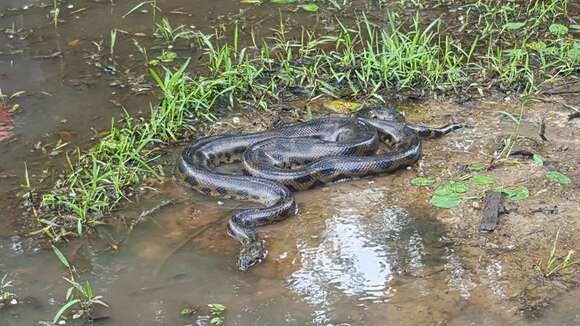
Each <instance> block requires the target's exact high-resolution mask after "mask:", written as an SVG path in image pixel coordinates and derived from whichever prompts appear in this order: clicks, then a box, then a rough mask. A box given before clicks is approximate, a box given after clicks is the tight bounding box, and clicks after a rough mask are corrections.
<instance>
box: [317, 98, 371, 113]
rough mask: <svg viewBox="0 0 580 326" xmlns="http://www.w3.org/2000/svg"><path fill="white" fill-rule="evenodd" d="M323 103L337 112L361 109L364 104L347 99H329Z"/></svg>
mask: <svg viewBox="0 0 580 326" xmlns="http://www.w3.org/2000/svg"><path fill="white" fill-rule="evenodd" d="M322 105H323V106H324V107H325V108H327V109H329V110H332V111H335V112H340V113H347V112H349V111H356V110H358V109H360V107H361V106H362V105H361V104H360V103H355V102H347V101H342V100H334V101H328V102H324V103H323V104H322Z"/></svg>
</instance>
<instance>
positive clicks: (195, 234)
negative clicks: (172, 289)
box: [153, 218, 223, 278]
mask: <svg viewBox="0 0 580 326" xmlns="http://www.w3.org/2000/svg"><path fill="white" fill-rule="evenodd" d="M222 220H223V219H222V218H217V219H215V220H213V221H211V222H209V223H208V224H205V225H204V226H202V227H200V228H199V229H198V230H197V231H195V232H193V233H192V234H190V235H189V236H187V238H185V239H183V240H182V241H181V242H180V243H178V244H177V246H176V247H175V248H173V249H172V250H171V251H170V252H169V253H168V254H167V255H166V256H165V257H163V259H162V260H161V262H160V263H159V265H158V266H157V268H156V269H155V271H154V272H153V276H154V277H155V278H157V276H158V275H159V272H161V270H162V269H163V267H164V266H165V264H166V263H167V261H168V260H169V259H170V258H171V257H172V256H173V255H175V254H176V253H177V252H178V251H180V250H181V249H182V248H183V247H184V246H185V245H186V244H187V243H188V242H190V241H191V240H193V239H195V238H197V237H198V236H200V235H202V234H203V233H204V232H205V231H207V229H209V228H210V227H212V226H214V225H215V224H217V223H218V222H221V221H222Z"/></svg>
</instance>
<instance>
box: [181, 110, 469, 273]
mask: <svg viewBox="0 0 580 326" xmlns="http://www.w3.org/2000/svg"><path fill="white" fill-rule="evenodd" d="M363 112H364V114H360V115H359V116H357V117H327V118H320V119H315V120H311V121H308V122H305V123H299V124H294V125H289V126H285V127H281V128H279V129H277V130H273V131H264V132H257V133H249V134H241V135H221V136H212V137H206V138H202V139H199V140H198V141H196V142H195V143H193V144H191V145H189V146H187V147H186V148H185V149H184V151H183V153H182V156H181V159H180V162H179V167H180V170H181V172H182V173H183V174H184V175H185V180H186V181H187V182H188V183H189V184H191V186H192V187H193V188H194V189H195V190H198V191H200V192H202V193H204V194H207V195H213V196H228V197H232V198H236V199H242V200H253V201H257V202H259V203H261V204H263V206H264V207H261V208H252V209H245V210H242V211H239V212H237V213H235V214H233V215H232V216H231V218H230V220H229V221H228V232H229V234H230V235H231V236H233V237H234V238H236V239H238V240H239V241H240V242H241V243H242V249H241V252H240V256H239V261H238V266H239V268H240V269H241V270H247V269H248V268H249V267H251V266H253V265H255V264H257V263H259V262H260V261H261V260H262V259H263V258H265V256H266V253H267V251H266V249H265V248H264V242H263V241H262V240H260V239H259V237H258V235H257V233H256V228H257V227H260V226H263V225H267V224H271V223H275V222H278V221H281V220H283V219H285V218H287V217H288V216H290V215H292V214H294V213H295V212H296V202H295V200H294V196H293V194H292V193H293V192H294V191H299V190H306V189H310V188H313V187H316V186H319V185H322V184H327V183H330V182H336V181H339V180H344V179H349V178H353V177H365V176H369V175H373V174H379V173H386V172H390V171H393V170H396V169H398V168H400V167H402V166H408V165H411V164H413V163H414V162H416V161H417V160H418V159H419V157H420V155H421V138H433V137H438V136H441V135H443V134H446V133H448V132H450V131H452V130H455V129H458V128H461V127H463V126H464V125H461V124H451V125H448V126H445V127H442V128H429V127H424V126H418V125H413V124H409V123H406V122H405V121H404V119H403V118H402V116H401V115H400V114H398V113H396V112H395V111H392V110H385V109H367V110H365V111H363ZM381 137H383V138H384V137H386V138H388V139H389V140H390V142H391V143H392V144H393V145H394V148H395V149H394V150H393V151H390V152H387V153H383V154H377V149H378V147H379V140H380V139H381ZM237 161H242V166H243V168H244V171H245V172H246V173H247V174H248V175H233V174H228V173H221V172H217V171H216V170H215V168H216V167H217V166H219V165H221V164H224V163H232V162H237Z"/></svg>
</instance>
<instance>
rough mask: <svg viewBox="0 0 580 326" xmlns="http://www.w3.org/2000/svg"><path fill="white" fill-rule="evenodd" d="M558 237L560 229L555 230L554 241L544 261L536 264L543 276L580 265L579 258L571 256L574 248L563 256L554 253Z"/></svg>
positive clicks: (547, 276) (553, 274) (551, 275)
mask: <svg viewBox="0 0 580 326" xmlns="http://www.w3.org/2000/svg"><path fill="white" fill-rule="evenodd" d="M559 237H560V230H558V231H557V232H556V237H555V239H554V243H553V244H552V250H550V253H549V255H548V258H547V259H546V261H544V260H540V261H539V262H538V265H537V266H536V267H537V269H538V271H539V272H540V274H541V275H542V276H543V277H545V278H549V277H553V276H555V275H557V274H558V273H560V272H562V271H564V270H567V269H571V268H574V267H580V259H573V258H572V257H573V255H574V250H568V253H567V254H566V256H564V257H563V258H562V257H559V256H558V255H557V254H556V251H557V247H558V239H559Z"/></svg>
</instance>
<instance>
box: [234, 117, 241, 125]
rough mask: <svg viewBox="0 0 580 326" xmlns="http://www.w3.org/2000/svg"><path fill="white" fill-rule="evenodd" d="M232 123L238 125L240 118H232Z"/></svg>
mask: <svg viewBox="0 0 580 326" xmlns="http://www.w3.org/2000/svg"><path fill="white" fill-rule="evenodd" d="M232 122H233V123H236V124H237V123H240V118H238V117H234V118H233V119H232Z"/></svg>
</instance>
